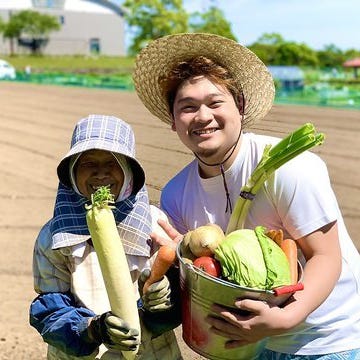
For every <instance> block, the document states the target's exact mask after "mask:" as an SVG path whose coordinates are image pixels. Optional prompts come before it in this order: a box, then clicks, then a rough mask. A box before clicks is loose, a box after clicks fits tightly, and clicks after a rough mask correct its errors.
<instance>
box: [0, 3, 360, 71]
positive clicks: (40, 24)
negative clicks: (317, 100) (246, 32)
mask: <svg viewBox="0 0 360 360" xmlns="http://www.w3.org/2000/svg"><path fill="white" fill-rule="evenodd" d="M122 9H123V10H124V17H125V21H126V22H127V25H128V31H130V35H131V44H130V46H129V55H131V56H133V55H136V54H137V53H138V52H139V50H141V49H142V48H143V47H144V46H146V44H147V43H148V42H149V41H151V40H153V39H157V38H159V37H162V36H164V35H168V34H175V33H181V32H206V33H212V34H218V35H221V36H225V37H227V38H229V39H233V40H235V41H237V40H238V39H236V37H235V35H234V34H233V32H232V30H231V24H230V22H229V21H228V20H227V19H226V18H225V15H224V13H223V11H222V10H221V9H219V8H218V7H216V6H214V5H211V6H209V7H208V8H207V10H205V11H203V12H194V13H188V12H186V11H185V9H184V7H183V1H182V0H136V1H133V0H125V1H124V2H123V4H122ZM59 29H60V24H59V22H58V19H57V17H55V16H51V15H49V14H43V13H39V12H36V11H32V10H25V11H19V12H16V13H14V14H13V15H12V16H11V17H10V18H9V20H8V22H4V21H3V20H2V19H1V18H0V33H2V34H3V37H4V38H7V39H9V40H10V51H11V53H13V51H14V46H13V44H14V41H17V44H18V45H19V46H25V47H28V48H29V49H30V51H31V53H33V54H40V53H41V49H42V48H43V47H44V45H45V44H46V43H47V41H48V37H49V34H50V33H51V32H53V31H57V30H59ZM247 47H248V48H250V49H251V50H252V51H254V52H255V53H256V54H257V55H258V56H259V57H260V59H261V60H262V61H264V63H265V64H266V65H299V66H313V67H320V68H324V67H331V68H334V67H335V68H336V67H340V66H341V65H342V63H343V62H344V61H346V60H348V59H351V58H355V57H360V49H358V50H355V49H349V50H346V51H342V50H341V49H339V48H338V47H336V45H334V44H329V45H327V46H325V47H324V49H322V50H318V51H317V50H313V49H311V48H310V47H309V46H307V45H306V44H304V43H296V42H293V41H286V40H284V38H283V37H282V36H281V35H280V34H277V33H265V34H263V35H262V36H261V37H260V38H259V39H258V40H257V41H255V42H254V43H253V44H247Z"/></svg>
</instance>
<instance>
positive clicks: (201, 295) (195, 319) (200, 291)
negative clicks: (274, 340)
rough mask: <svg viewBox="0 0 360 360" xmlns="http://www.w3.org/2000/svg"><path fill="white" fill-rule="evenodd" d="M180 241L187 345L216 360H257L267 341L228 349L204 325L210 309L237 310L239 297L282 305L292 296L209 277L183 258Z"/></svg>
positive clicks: (183, 311) (222, 339) (220, 337)
mask: <svg viewBox="0 0 360 360" xmlns="http://www.w3.org/2000/svg"><path fill="white" fill-rule="evenodd" d="M180 247H181V242H180V243H179V244H178V246H177V249H176V253H177V258H178V260H179V267H180V286H181V301H182V336H183V339H184V341H185V343H186V344H187V345H188V346H189V347H190V348H191V349H192V350H194V351H195V352H197V353H198V354H200V355H202V356H204V357H206V358H208V359H213V360H255V359H258V356H259V355H260V353H261V351H262V350H263V349H264V347H265V340H263V341H259V342H257V343H255V344H250V345H246V346H242V347H238V348H236V349H225V343H226V341H227V340H226V339H225V338H224V337H222V336H219V335H216V334H213V333H211V332H210V331H209V328H210V325H209V324H208V323H206V322H205V318H206V316H207V315H209V314H211V310H210V307H211V305H212V304H214V303H217V304H220V305H222V306H226V307H229V308H231V309H235V310H236V311H240V310H239V309H238V308H236V307H235V305H234V302H235V301H236V300H237V299H239V298H247V299H254V300H262V301H266V302H269V303H271V304H276V305H281V304H282V303H284V302H285V301H286V300H287V299H288V298H289V297H290V296H291V295H292V293H286V294H282V295H276V294H274V292H273V291H269V290H258V289H252V288H247V287H242V286H239V285H236V284H232V283H230V282H228V281H225V280H222V279H219V278H215V277H213V276H211V275H208V274H206V273H205V272H203V271H202V270H200V269H198V268H196V267H194V266H193V265H192V264H189V263H186V262H184V260H183V259H182V257H181V250H180Z"/></svg>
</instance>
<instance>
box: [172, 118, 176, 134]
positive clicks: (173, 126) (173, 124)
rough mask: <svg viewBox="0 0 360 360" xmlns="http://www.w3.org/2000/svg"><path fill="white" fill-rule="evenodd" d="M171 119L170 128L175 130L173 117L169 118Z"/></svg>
mask: <svg viewBox="0 0 360 360" xmlns="http://www.w3.org/2000/svg"><path fill="white" fill-rule="evenodd" d="M171 120H172V122H171V130H172V131H176V125H175V120H174V118H173V117H172V118H171Z"/></svg>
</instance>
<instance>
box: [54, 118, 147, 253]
mask: <svg viewBox="0 0 360 360" xmlns="http://www.w3.org/2000/svg"><path fill="white" fill-rule="evenodd" d="M91 149H99V150H105V151H110V152H111V153H113V154H114V155H115V156H117V155H122V156H125V157H126V158H127V160H128V161H129V165H130V167H131V171H132V175H133V179H134V181H133V183H134V184H133V191H132V194H131V195H130V196H129V197H128V198H126V199H125V200H123V201H120V202H116V203H115V208H114V209H113V212H114V216H115V221H116V224H117V227H118V231H119V235H120V238H121V239H122V240H123V245H124V249H125V252H126V253H127V254H129V255H139V256H149V254H150V246H149V245H148V239H149V234H150V232H151V215H150V208H149V199H148V194H147V190H146V188H145V185H144V182H145V178H144V171H143V169H142V167H141V165H140V164H139V162H138V161H137V160H136V158H135V137H134V133H133V131H132V129H131V127H130V125H129V124H127V123H126V122H124V121H122V120H121V119H118V118H116V117H114V116H106V115H89V116H88V117H86V118H84V119H82V120H80V121H79V122H78V123H77V124H76V126H75V129H74V132H73V135H72V139H71V146H70V150H69V152H68V153H67V154H66V156H65V157H64V158H63V159H62V160H61V162H60V164H59V166H58V168H57V171H58V176H59V180H60V184H59V187H58V192H57V196H56V202H55V209H54V216H53V220H52V223H51V234H52V239H53V243H52V248H53V249H58V248H62V247H66V246H73V245H76V244H79V243H81V242H83V241H86V240H88V239H89V237H90V235H89V231H88V227H87V224H86V209H85V204H86V202H87V199H86V198H84V197H82V196H80V195H79V194H78V193H77V192H76V191H75V190H74V189H72V187H71V181H70V175H69V173H70V171H69V165H70V159H71V157H72V156H74V155H77V154H80V153H82V152H84V151H87V150H91Z"/></svg>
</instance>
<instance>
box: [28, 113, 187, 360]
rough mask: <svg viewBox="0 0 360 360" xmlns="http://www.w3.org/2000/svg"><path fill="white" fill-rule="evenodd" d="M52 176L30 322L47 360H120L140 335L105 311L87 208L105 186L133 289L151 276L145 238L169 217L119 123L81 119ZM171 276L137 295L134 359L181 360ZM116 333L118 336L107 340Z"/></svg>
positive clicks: (35, 264)
mask: <svg viewBox="0 0 360 360" xmlns="http://www.w3.org/2000/svg"><path fill="white" fill-rule="evenodd" d="M57 173H58V177H59V180H60V182H59V187H58V191H57V196H56V201H55V209H54V215H53V217H52V219H51V220H50V221H48V222H47V223H46V224H45V225H44V226H43V227H42V229H41V231H40V233H39V235H38V238H37V240H36V243H35V247H34V260H33V273H34V288H35V291H36V292H37V293H38V294H39V296H38V297H37V298H35V299H34V301H33V302H32V304H31V306H30V324H31V325H32V326H34V327H35V328H36V329H37V330H38V331H39V332H40V334H41V336H42V337H43V339H44V341H45V342H47V343H48V344H49V345H48V359H57V360H59V359H122V358H123V357H122V354H121V351H124V350H131V348H132V347H133V346H136V345H137V342H138V337H137V335H138V332H137V330H136V329H130V328H129V326H128V325H127V324H126V323H125V322H124V321H123V320H122V319H120V318H118V317H116V316H114V315H113V314H112V313H111V312H110V304H109V301H108V298H107V294H106V289H105V284H104V280H103V278H102V275H101V270H100V265H99V263H98V260H97V256H96V253H95V250H94V247H93V245H92V242H91V238H90V235H89V231H88V228H87V224H86V217H85V216H86V209H85V204H86V203H87V202H88V200H89V199H90V197H91V194H92V193H93V192H94V191H95V190H96V188H97V187H99V186H110V190H111V193H112V194H113V195H114V198H115V199H116V201H115V204H114V209H113V211H114V217H115V220H116V224H117V228H118V232H119V234H120V238H121V239H122V240H123V246H124V250H125V253H126V257H127V260H128V265H129V269H130V272H131V277H132V279H133V282H134V291H135V290H136V288H137V282H138V279H139V277H140V278H141V281H142V282H144V281H145V280H146V276H148V275H149V271H148V269H149V267H150V264H151V261H152V259H153V256H154V254H153V253H154V250H155V248H156V247H154V246H152V244H151V239H150V235H149V234H150V233H151V232H152V231H156V226H157V223H156V221H157V219H159V218H163V219H166V216H165V215H164V214H163V213H162V212H161V211H160V210H159V209H157V208H156V207H154V206H151V205H149V199H148V194H147V190H146V187H145V175H144V170H143V168H142V166H141V165H140V163H139V162H138V160H137V159H136V157H135V139H134V134H133V131H132V129H131V127H130V125H129V124H127V123H126V122H124V121H122V120H121V119H118V118H116V117H113V116H104V115H90V116H88V117H86V118H84V119H81V120H80V121H79V122H78V123H77V124H76V126H75V129H74V131H73V136H72V140H71V147H70V150H69V151H68V153H67V154H66V155H65V156H64V158H63V159H62V160H61V161H60V163H59V165H58V167H57ZM174 272H175V270H174V269H171V270H169V272H168V273H167V276H165V277H164V278H163V279H162V280H161V281H159V282H158V283H156V284H153V285H152V286H151V287H150V288H149V290H148V292H147V296H146V297H142V301H140V295H141V294H140V295H139V315H140V318H141V327H142V331H141V344H140V349H139V353H138V354H139V355H138V357H137V358H139V359H159V360H160V359H174V360H176V359H181V355H180V351H179V348H178V345H177V342H176V338H175V335H174V333H173V331H172V329H173V328H174V327H176V326H177V325H178V324H179V322H180V320H179V309H178V303H176V301H175V299H177V298H178V293H177V292H178V289H177V284H176V283H175V286H174V287H171V286H170V281H171V282H173V281H172V278H173V277H174ZM120 279H121V276H120V277H119V281H121V280H120ZM169 280H170V281H169ZM129 290H130V289H129ZM139 290H140V292H141V286H140V287H139ZM149 294H151V299H152V300H151V301H149ZM114 332H115V333H116V334H118V335H116V336H114V335H112V337H111V338H110V336H109V333H112V334H114Z"/></svg>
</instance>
